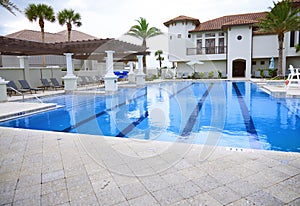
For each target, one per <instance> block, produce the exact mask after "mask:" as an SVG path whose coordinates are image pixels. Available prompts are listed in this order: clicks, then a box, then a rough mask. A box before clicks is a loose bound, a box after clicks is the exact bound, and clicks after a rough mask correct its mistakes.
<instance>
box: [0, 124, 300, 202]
mask: <svg viewBox="0 0 300 206" xmlns="http://www.w3.org/2000/svg"><path fill="white" fill-rule="evenodd" d="M0 205H151V206H152V205H214V206H218V205H272V206H274V205H300V154H299V153H288V152H274V151H261V150H243V151H241V150H238V151H232V150H228V149H227V148H224V147H211V146H202V145H193V144H184V143H170V142H157V141H143V140H133V139H122V138H107V137H101V136H91V135H79V134H68V133H55V132H46V131H34V130H25V129H12V128H3V127H1V128H0Z"/></svg>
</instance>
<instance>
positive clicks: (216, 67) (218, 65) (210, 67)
mask: <svg viewBox="0 0 300 206" xmlns="http://www.w3.org/2000/svg"><path fill="white" fill-rule="evenodd" d="M203 62H204V64H201V65H195V72H203V73H205V74H206V75H207V73H208V72H210V71H214V76H215V77H217V74H218V73H217V71H221V72H222V76H223V77H225V76H226V61H203ZM193 72H194V67H193V66H189V65H188V64H186V62H178V63H177V74H179V73H181V74H183V73H188V75H190V76H191V75H192V74H193Z"/></svg>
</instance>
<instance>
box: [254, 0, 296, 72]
mask: <svg viewBox="0 0 300 206" xmlns="http://www.w3.org/2000/svg"><path fill="white" fill-rule="evenodd" d="M273 4H274V7H273V8H271V7H270V8H269V9H271V11H270V12H268V13H267V16H266V17H265V18H263V19H261V21H260V22H259V23H258V26H259V27H260V28H261V30H262V31H263V32H270V33H274V34H277V37H278V76H281V77H282V76H283V73H282V58H283V49H284V48H283V41H284V33H285V32H289V31H295V30H299V28H300V19H299V16H297V14H298V12H299V11H300V10H299V8H293V9H292V3H291V1H289V0H283V1H281V2H277V3H275V2H273Z"/></svg>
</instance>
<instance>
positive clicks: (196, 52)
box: [186, 46, 227, 55]
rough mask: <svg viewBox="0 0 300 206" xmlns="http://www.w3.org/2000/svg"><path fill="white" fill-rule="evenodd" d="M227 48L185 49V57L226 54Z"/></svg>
mask: <svg viewBox="0 0 300 206" xmlns="http://www.w3.org/2000/svg"><path fill="white" fill-rule="evenodd" d="M226 52H227V46H214V47H194V48H186V54H187V55H206V54H226Z"/></svg>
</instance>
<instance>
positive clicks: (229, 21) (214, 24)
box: [190, 12, 267, 32]
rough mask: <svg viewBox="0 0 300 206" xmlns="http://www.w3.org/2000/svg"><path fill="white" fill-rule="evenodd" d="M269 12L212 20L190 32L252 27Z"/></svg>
mask: <svg viewBox="0 0 300 206" xmlns="http://www.w3.org/2000/svg"><path fill="white" fill-rule="evenodd" d="M266 14H267V12H259V13H248V14H236V15H229V16H223V17H219V18H217V19H212V20H209V21H206V22H203V23H201V24H200V25H198V26H197V27H196V28H195V29H194V30H191V31H190V32H199V31H213V30H221V29H222V27H223V26H236V25H248V24H249V25H250V24H254V23H257V22H258V21H259V19H260V18H264V17H266Z"/></svg>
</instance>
